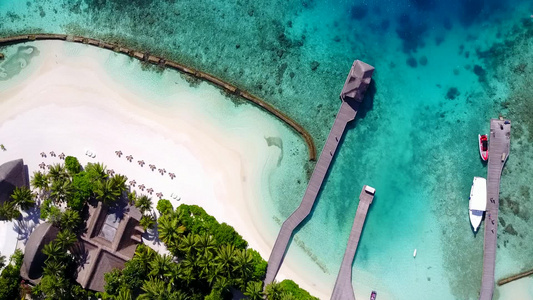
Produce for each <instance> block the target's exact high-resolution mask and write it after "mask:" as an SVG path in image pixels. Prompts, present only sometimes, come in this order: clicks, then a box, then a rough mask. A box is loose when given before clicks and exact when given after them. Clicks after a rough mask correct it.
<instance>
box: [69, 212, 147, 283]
mask: <svg viewBox="0 0 533 300" xmlns="http://www.w3.org/2000/svg"><path fill="white" fill-rule="evenodd" d="M141 217H142V214H141V212H140V211H139V210H138V209H137V208H135V207H133V206H130V205H125V204H124V203H123V204H122V205H117V206H113V207H108V206H106V205H103V204H102V203H101V202H99V203H98V204H97V205H96V206H92V205H89V212H88V218H87V230H86V231H85V234H83V235H82V236H81V239H80V240H79V242H78V245H77V246H78V247H77V251H76V255H78V256H79V261H81V263H80V265H79V266H78V275H77V279H76V281H77V282H78V283H79V284H80V285H81V286H82V287H83V288H86V289H90V290H94V291H99V292H102V291H104V284H105V281H104V274H105V273H107V272H110V271H111V270H113V269H123V268H124V264H125V263H126V261H128V260H130V259H131V258H133V255H134V254H135V249H136V248H137V244H138V243H140V242H141V241H142V239H141V235H142V233H143V232H144V230H143V228H142V227H141V226H140V225H139V221H140V219H141Z"/></svg>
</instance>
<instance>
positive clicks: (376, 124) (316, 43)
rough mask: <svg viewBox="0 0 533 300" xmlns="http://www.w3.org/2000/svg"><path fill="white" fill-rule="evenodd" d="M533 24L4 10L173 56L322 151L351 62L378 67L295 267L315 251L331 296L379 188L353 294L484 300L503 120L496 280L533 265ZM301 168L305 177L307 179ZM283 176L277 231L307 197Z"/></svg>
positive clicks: (389, 9)
mask: <svg viewBox="0 0 533 300" xmlns="http://www.w3.org/2000/svg"><path fill="white" fill-rule="evenodd" d="M354 3H355V4H354ZM532 11H533V7H532V5H531V4H530V3H529V2H528V1H513V4H512V5H510V4H506V3H504V2H498V1H492V0H489V1H481V0H469V1H446V4H444V3H440V4H439V3H437V1H431V0H412V1H407V0H404V1H386V0H380V1H377V2H374V3H369V2H363V1H361V2H353V1H341V0H336V1H292V2H286V1H271V2H268V3H266V2H265V3H264V4H263V3H256V2H253V1H226V2H220V3H216V4H215V3H214V2H212V1H121V0H112V1H89V0H86V1H81V0H78V1H76V0H64V1H39V2H23V1H14V0H10V1H1V2H0V12H1V13H2V19H4V20H7V22H2V23H0V32H4V34H8V33H11V32H13V31H24V30H28V29H34V28H39V29H41V30H42V31H51V32H52V31H53V32H67V33H73V34H85V35H88V36H94V37H102V38H108V39H112V40H118V41H122V42H123V43H127V44H129V45H132V46H135V47H137V48H141V49H149V50H150V51H151V52H152V53H158V54H159V53H161V54H164V55H165V56H168V57H173V58H175V59H177V60H179V61H182V62H184V63H187V64H190V65H192V66H195V67H198V68H200V69H202V70H205V71H207V72H210V73H213V74H216V75H218V76H220V77H222V78H225V79H227V80H228V81H231V82H234V83H236V84H237V85H239V86H241V87H243V88H245V89H248V90H250V91H252V92H253V93H255V94H257V95H259V96H261V97H263V98H264V99H265V100H267V101H269V102H271V103H272V104H274V105H275V106H276V107H278V108H280V109H282V110H283V111H285V112H287V113H288V114H289V115H290V116H291V117H293V118H295V119H296V120H297V121H299V122H300V123H301V124H303V125H304V126H305V127H306V128H308V130H309V131H310V132H311V133H312V134H313V135H314V137H315V139H316V141H317V146H318V148H321V146H322V144H323V141H324V139H325V137H326V136H327V133H328V131H329V127H330V124H332V121H333V119H334V116H335V113H336V111H337V109H338V106H339V100H338V93H339V91H340V89H341V87H342V84H343V83H344V79H345V76H346V73H347V71H348V70H349V67H350V65H351V62H352V61H353V59H356V58H357V59H362V60H364V61H366V62H367V63H370V64H372V65H374V66H375V67H376V72H375V75H374V82H375V88H376V90H375V95H374V96H373V98H372V99H366V101H367V102H366V103H365V109H364V110H363V111H362V113H360V115H359V117H358V119H357V120H356V121H355V123H354V124H352V125H351V127H350V129H349V130H348V131H347V133H346V136H345V139H344V142H343V144H342V147H341V148H340V151H339V153H338V155H337V157H336V160H335V163H334V164H333V166H332V169H331V172H330V175H329V177H328V178H327V182H326V183H325V185H324V187H323V191H322V193H321V196H320V198H319V201H318V202H317V204H316V207H315V209H314V212H313V216H312V218H311V219H310V220H309V221H308V222H306V224H305V226H303V227H302V228H301V229H300V230H299V232H298V233H297V234H296V236H295V241H296V242H295V243H293V246H292V248H291V249H290V250H289V253H288V259H298V258H296V257H294V256H295V255H296V252H295V251H294V247H295V246H299V247H303V248H305V249H306V251H307V252H308V253H309V255H310V256H311V257H312V258H313V259H314V260H315V262H316V266H314V269H313V270H316V272H318V273H322V272H323V273H324V274H317V276H323V277H325V278H326V279H325V282H324V284H326V285H328V286H332V285H333V282H334V277H335V275H336V273H337V271H338V266H339V264H340V261H341V260H342V255H343V251H344V247H345V244H346V240H347V238H348V233H349V230H350V228H351V225H352V221H353V217H354V215H355V209H356V207H357V199H356V198H357V195H358V194H359V191H360V189H361V187H362V185H364V184H369V185H372V186H374V187H375V188H376V189H377V196H376V199H375V202H374V203H373V204H372V207H371V210H370V212H369V215H368V219H367V223H366V225H365V231H364V233H363V235H362V239H361V243H360V245H359V250H358V253H357V256H356V260H355V264H354V271H355V275H354V286H355V289H356V290H367V289H371V288H377V289H378V290H387V291H388V292H390V293H391V294H392V295H394V297H395V299H467V298H469V299H474V298H476V296H477V294H478V291H479V283H480V279H481V258H482V257H481V251H482V245H483V241H482V234H483V232H482V231H481V232H480V233H479V234H478V235H477V237H475V236H474V235H473V234H472V232H471V230H470V226H469V222H468V214H467V195H468V192H469V188H470V184H471V180H472V177H473V176H484V175H485V172H486V170H485V168H484V166H483V165H482V164H481V162H480V161H479V159H478V154H477V148H476V147H477V144H476V140H475V139H476V137H477V134H478V133H480V132H487V131H488V128H489V123H488V119H489V118H491V117H497V116H498V114H499V113H502V114H505V115H506V116H507V117H509V118H511V119H512V120H513V137H512V138H513V140H512V151H513V152H512V153H511V157H510V160H509V162H508V165H507V166H506V169H505V172H504V174H505V176H504V177H503V180H502V189H501V192H502V199H503V201H502V209H501V211H502V216H501V217H502V219H501V220H500V223H501V225H503V226H500V227H499V246H500V247H499V250H498V258H497V267H496V277H497V278H500V277H503V276H505V275H508V274H510V273H513V272H516V271H519V269H521V268H532V267H533V261H531V258H530V254H531V253H532V251H533V244H532V243H530V242H527V241H531V238H532V233H533V231H532V230H531V229H530V224H531V222H530V221H529V220H530V216H531V215H530V214H531V213H530V212H531V210H532V209H533V204H532V203H531V197H530V192H529V182H530V179H529V178H532V177H531V175H533V174H532V173H533V172H532V171H531V170H533V168H530V165H531V162H532V161H533V159H531V155H530V154H528V153H529V151H530V150H531V149H530V144H531V142H532V140H533V139H532V138H531V136H533V126H532V125H531V124H532V123H533V121H532V120H533V117H532V116H531V115H530V114H529V113H527V112H528V111H531V109H532V108H533V106H532V105H531V104H529V103H531V102H532V101H533V100H532V99H533V97H532V96H533V91H532V90H531V86H533V85H531V83H533V82H532V81H533V79H532V78H533V77H532V68H533V65H532V64H531V61H533V59H531V58H532V57H533V45H532V43H533V33H532V32H533V30H532V29H531V28H532V26H533V25H532V22H533V20H532V19H531V17H530V14H531V12H532ZM313 62H317V63H318V67H317V68H316V69H315V70H313V68H311V65H312V64H313ZM415 64H416V66H415ZM314 65H316V63H314ZM454 88H455V89H454ZM370 100H371V101H370ZM295 155H297V154H295ZM298 168H300V169H299V170H298V172H300V174H305V169H306V166H298ZM287 172H288V171H287ZM291 172H294V170H291ZM281 173H282V172H279V173H277V175H275V176H274V177H273V178H272V182H271V185H270V187H268V188H270V191H271V193H272V194H273V195H274V198H275V201H274V202H273V203H265V208H266V210H267V211H270V212H271V213H272V219H273V220H283V219H284V218H285V217H287V216H288V215H289V214H290V213H292V211H293V210H294V209H295V208H296V206H297V205H298V203H299V201H300V199H301V196H302V195H303V192H304V189H305V182H303V181H302V180H299V179H300V176H296V177H290V178H287V177H284V176H281V175H283V174H281ZM502 220H503V222H502ZM271 223H274V222H271ZM504 223H505V225H504ZM510 225H512V227H509V226H510ZM273 231H275V229H273ZM414 248H418V256H417V258H416V260H413V258H412V251H413V249H414ZM497 293H498V292H497V291H496V294H497Z"/></svg>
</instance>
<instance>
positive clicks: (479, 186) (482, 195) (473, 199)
mask: <svg viewBox="0 0 533 300" xmlns="http://www.w3.org/2000/svg"><path fill="white" fill-rule="evenodd" d="M486 209H487V180H486V179H485V178H482V177H474V181H473V182H472V188H471V189H470V198H469V203H468V210H469V215H470V224H472V228H473V229H474V232H477V230H478V228H479V225H480V224H481V220H482V219H483V213H484V212H485V210H486Z"/></svg>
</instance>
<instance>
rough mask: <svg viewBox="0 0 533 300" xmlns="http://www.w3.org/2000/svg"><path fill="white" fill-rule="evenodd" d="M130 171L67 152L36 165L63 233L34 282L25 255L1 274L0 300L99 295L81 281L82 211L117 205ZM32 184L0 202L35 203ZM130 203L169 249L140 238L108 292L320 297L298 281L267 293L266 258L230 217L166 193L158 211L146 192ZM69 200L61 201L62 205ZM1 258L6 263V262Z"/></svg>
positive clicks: (116, 295)
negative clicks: (224, 219) (25, 270)
mask: <svg viewBox="0 0 533 300" xmlns="http://www.w3.org/2000/svg"><path fill="white" fill-rule="evenodd" d="M126 180H127V178H126V177H125V176H122V175H114V176H109V175H108V174H107V172H106V167H105V166H104V165H102V164H99V163H97V164H91V163H89V164H88V165H87V166H85V168H81V166H80V164H79V162H78V160H77V159H76V158H74V157H70V156H69V157H67V158H66V159H65V165H61V164H56V165H53V166H51V167H50V168H49V171H48V173H43V172H35V173H34V175H33V178H32V179H31V184H32V186H33V187H34V188H36V189H38V195H39V197H40V198H41V200H42V204H41V217H42V218H44V219H46V220H47V221H49V222H51V223H52V224H54V225H55V226H56V227H58V228H59V229H60V232H59V233H58V235H57V238H56V239H55V240H53V241H52V242H50V243H49V244H47V245H45V246H44V248H43V250H42V251H43V253H44V254H45V255H46V257H47V258H46V261H45V263H44V267H43V277H42V278H41V281H40V283H39V284H37V285H36V286H35V287H34V288H33V289H30V288H29V286H27V285H26V284H25V283H22V284H21V283H20V277H19V272H20V271H19V269H20V265H21V264H22V254H21V253H20V254H19V256H16V255H14V257H15V258H14V259H12V263H11V264H10V265H8V266H7V267H6V268H5V269H4V271H3V272H2V276H1V277H0V300H1V299H16V298H20V296H21V295H24V293H29V292H30V291H31V296H32V298H33V299H87V298H88V297H92V296H94V295H93V293H92V292H89V291H86V290H84V289H82V288H81V286H80V285H79V284H78V283H76V281H75V276H74V274H76V266H77V263H76V260H75V257H74V256H73V255H72V254H71V251H70V250H71V248H72V246H73V245H74V244H75V243H76V241H77V234H80V233H81V232H82V229H83V226H82V225H83V220H82V217H81V216H82V214H83V211H84V209H85V208H86V205H87V203H88V202H89V201H91V200H96V201H102V202H103V203H105V204H108V205H112V204H114V203H115V202H116V201H117V200H118V199H120V197H121V196H125V191H126V185H125V182H126ZM34 197H35V195H33V194H32V193H31V191H29V190H28V189H17V190H16V192H14V193H13V196H12V198H13V201H10V202H7V203H11V204H10V205H12V206H13V208H11V210H9V209H7V208H9V207H4V206H2V207H0V214H2V213H5V214H3V216H5V215H8V214H9V212H12V211H16V212H18V213H19V214H20V212H19V211H18V209H27V208H29V207H31V206H32V205H33V204H34V200H33V199H34ZM127 198H128V199H129V202H130V203H131V204H134V205H135V206H136V207H137V208H139V210H140V211H141V212H142V213H143V217H142V219H141V221H140V223H141V225H142V226H143V227H144V228H145V229H149V228H154V227H155V225H156V224H157V229H158V231H157V233H158V234H159V238H160V240H161V241H162V242H163V243H164V244H165V246H166V247H167V249H168V251H169V253H170V254H169V255H161V254H159V253H157V252H155V251H154V250H152V249H151V248H149V247H147V246H146V245H144V244H140V245H139V246H138V247H137V249H136V252H135V255H134V257H133V259H132V260H130V261H128V262H126V264H125V268H124V269H122V270H117V269H115V270H113V271H111V272H109V273H107V274H105V281H106V284H105V292H103V293H97V295H96V296H98V297H101V298H102V299H137V298H138V299H193V300H194V299H212V300H213V299H217V300H221V299H231V298H232V293H233V291H235V290H240V291H241V292H242V293H243V294H244V295H245V296H247V297H248V298H249V299H264V297H265V296H266V298H267V299H273V300H275V299H284V300H286V299H316V298H314V297H312V296H310V295H309V293H307V292H306V291H304V290H302V289H300V288H299V287H298V285H296V284H295V283H294V282H292V281H283V282H281V283H277V282H274V283H272V284H271V285H269V286H267V287H266V289H265V293H263V282H262V281H263V279H264V276H265V272H266V267H267V262H266V261H265V260H263V259H262V258H261V256H260V255H259V253H258V252H257V251H255V250H253V249H249V248H248V243H247V242H246V241H245V240H244V239H243V238H242V237H241V236H240V235H239V234H238V233H237V232H236V231H235V230H234V229H233V227H231V226H229V225H228V224H226V223H219V222H217V220H216V219H215V218H214V217H212V216H210V215H208V214H207V213H206V212H205V210H203V209H202V208H201V207H199V206H196V205H185V204H182V205H180V206H179V207H177V208H176V209H174V207H173V206H172V204H171V203H170V201H168V200H165V199H163V200H159V202H158V203H157V207H156V209H157V211H158V212H159V218H157V217H156V216H157V215H156V212H155V211H154V209H153V206H152V199H151V198H150V197H148V196H146V195H139V196H138V195H136V194H135V192H132V193H129V194H128V195H127ZM60 207H63V208H60ZM2 263H3V262H2V260H1V259H0V264H2Z"/></svg>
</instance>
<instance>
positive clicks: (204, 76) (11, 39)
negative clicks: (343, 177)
mask: <svg viewBox="0 0 533 300" xmlns="http://www.w3.org/2000/svg"><path fill="white" fill-rule="evenodd" d="M43 40H57V41H67V42H74V43H82V44H85V45H89V46H95V47H99V48H103V49H108V50H111V51H115V52H117V53H122V54H125V55H128V56H130V57H132V58H135V59H138V60H140V61H143V62H145V63H150V64H153V65H157V66H160V67H167V68H170V69H174V70H176V71H179V72H182V73H185V74H187V75H189V76H193V77H195V78H198V79H201V80H204V81H206V82H209V83H211V84H213V85H215V86H217V87H219V88H221V89H223V90H225V91H227V92H228V93H230V94H234V95H236V96H238V97H241V98H243V99H245V100H247V101H249V102H252V103H253V104H255V105H257V106H259V107H261V108H262V109H264V110H266V111H268V112H269V113H271V114H273V115H274V116H275V117H276V118H278V119H279V120H281V121H282V122H284V123H285V124H286V125H288V126H289V127H290V128H292V129H293V130H294V131H296V132H297V133H298V134H299V135H300V136H301V137H302V138H303V140H304V141H305V143H306V144H307V148H308V150H309V160H316V147H315V143H314V142H313V138H312V137H311V135H310V134H309V132H307V130H305V128H303V127H302V126H301V125H300V124H298V123H297V122H296V121H294V120H293V119H292V118H290V117H289V116H287V115H286V114H284V113H283V112H281V111H280V110H278V109H277V108H275V107H274V106H272V105H270V104H268V103H267V102H266V101H264V100H262V99H260V98H259V97H257V96H255V95H252V94H250V93H248V92H246V91H244V90H241V89H239V88H237V87H236V86H234V85H232V84H230V83H228V82H226V81H224V80H222V79H220V78H217V77H215V76H213V75H211V74H208V73H205V72H202V71H199V70H195V69H193V68H190V67H187V66H185V65H183V64H180V63H178V62H175V61H171V60H167V59H164V58H162V57H158V56H154V55H152V54H150V53H148V52H140V51H136V50H133V49H129V48H126V47H122V46H120V45H118V44H114V43H108V42H105V41H101V40H97V39H92V38H87V37H83V36H73V35H66V34H50V33H35V34H26V35H15V36H7V37H0V46H4V45H13V44H17V43H25V42H32V41H43ZM2 58H3V55H2Z"/></svg>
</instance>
